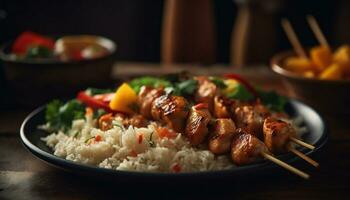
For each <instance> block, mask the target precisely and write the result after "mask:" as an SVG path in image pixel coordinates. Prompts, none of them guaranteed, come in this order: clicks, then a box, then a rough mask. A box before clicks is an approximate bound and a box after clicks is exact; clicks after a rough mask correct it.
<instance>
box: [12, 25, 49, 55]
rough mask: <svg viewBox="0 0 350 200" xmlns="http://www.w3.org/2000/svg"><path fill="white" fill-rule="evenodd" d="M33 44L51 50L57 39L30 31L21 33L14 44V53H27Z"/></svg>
mask: <svg viewBox="0 0 350 200" xmlns="http://www.w3.org/2000/svg"><path fill="white" fill-rule="evenodd" d="M31 46H43V47H46V48H48V49H50V50H53V49H54V47H55V41H54V40H53V39H51V38H49V37H45V36H42V35H39V34H36V33H33V32H30V31H26V32H23V33H22V34H20V35H19V36H18V37H17V39H16V40H15V42H14V43H13V45H12V53H15V54H25V53H26V52H27V49H28V48H29V47H31Z"/></svg>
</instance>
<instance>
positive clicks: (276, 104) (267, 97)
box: [258, 89, 287, 112]
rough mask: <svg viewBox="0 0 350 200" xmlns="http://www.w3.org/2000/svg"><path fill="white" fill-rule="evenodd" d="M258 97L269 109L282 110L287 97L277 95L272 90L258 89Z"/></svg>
mask: <svg viewBox="0 0 350 200" xmlns="http://www.w3.org/2000/svg"><path fill="white" fill-rule="evenodd" d="M258 94H259V98H260V100H261V102H262V103H263V104H264V105H266V106H267V107H268V108H269V109H271V110H274V111H277V112H282V111H284V109H285V106H286V103H287V98H286V97H284V96H280V95H278V94H277V93H276V92H274V91H263V90H260V89H259V90H258Z"/></svg>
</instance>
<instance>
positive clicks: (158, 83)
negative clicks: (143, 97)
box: [129, 76, 172, 93]
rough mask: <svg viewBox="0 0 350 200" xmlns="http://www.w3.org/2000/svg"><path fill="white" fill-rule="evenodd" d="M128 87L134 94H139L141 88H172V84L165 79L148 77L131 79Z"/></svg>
mask: <svg viewBox="0 0 350 200" xmlns="http://www.w3.org/2000/svg"><path fill="white" fill-rule="evenodd" d="M129 85H130V86H131V87H132V89H133V90H134V91H135V92H136V93H139V92H140V89H141V87H142V86H152V87H155V88H157V87H170V86H172V84H171V83H170V82H169V81H167V80H165V79H162V78H155V77H149V76H145V77H141V78H137V79H133V80H132V81H130V83H129Z"/></svg>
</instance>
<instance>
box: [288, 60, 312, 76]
mask: <svg viewBox="0 0 350 200" xmlns="http://www.w3.org/2000/svg"><path fill="white" fill-rule="evenodd" d="M284 68H285V69H287V70H290V71H293V72H297V73H300V72H305V71H308V70H311V69H312V63H311V61H310V60H309V59H307V58H301V57H289V58H287V59H286V61H285V63H284Z"/></svg>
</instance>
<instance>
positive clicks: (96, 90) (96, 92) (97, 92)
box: [85, 88, 114, 96]
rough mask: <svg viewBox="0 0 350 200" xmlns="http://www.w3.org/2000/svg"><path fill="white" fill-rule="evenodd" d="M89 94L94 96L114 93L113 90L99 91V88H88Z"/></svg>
mask: <svg viewBox="0 0 350 200" xmlns="http://www.w3.org/2000/svg"><path fill="white" fill-rule="evenodd" d="M85 92H86V93H87V94H89V95H90V96H94V95H97V94H106V93H112V92H114V91H113V90H112V89H99V88H88V89H86V90H85Z"/></svg>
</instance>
